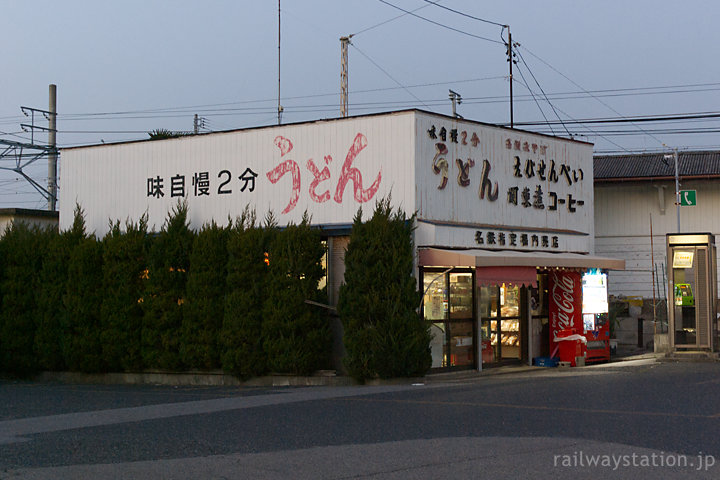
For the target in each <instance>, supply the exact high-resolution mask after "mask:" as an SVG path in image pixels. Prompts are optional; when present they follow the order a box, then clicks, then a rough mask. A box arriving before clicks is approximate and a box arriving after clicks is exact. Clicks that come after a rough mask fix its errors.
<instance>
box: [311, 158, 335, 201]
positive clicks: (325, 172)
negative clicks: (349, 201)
mask: <svg viewBox="0 0 720 480" xmlns="http://www.w3.org/2000/svg"><path fill="white" fill-rule="evenodd" d="M330 162H332V157H331V156H330V155H326V156H325V164H326V165H328V164H330ZM307 169H308V170H310V172H311V173H312V174H313V176H314V177H315V180H313V181H312V183H311V184H310V198H312V199H313V201H315V202H317V203H323V202H327V201H328V200H330V190H325V191H324V192H323V193H322V195H318V194H317V193H316V192H315V189H316V188H317V186H318V184H319V183H320V182H323V181H325V180H327V179H328V178H330V169H329V168H328V167H325V168H323V169H322V171H320V170H319V169H318V168H317V167H316V166H315V162H313V161H312V158H311V159H310V160H308V161H307Z"/></svg>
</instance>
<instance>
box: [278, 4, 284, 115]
mask: <svg viewBox="0 0 720 480" xmlns="http://www.w3.org/2000/svg"><path fill="white" fill-rule="evenodd" d="M282 112H283V107H282V105H280V0H278V106H277V122H278V125H280V124H281V123H282Z"/></svg>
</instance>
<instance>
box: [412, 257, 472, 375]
mask: <svg viewBox="0 0 720 480" xmlns="http://www.w3.org/2000/svg"><path fill="white" fill-rule="evenodd" d="M422 278H423V291H424V292H425V295H424V298H423V315H424V318H425V320H426V321H427V322H428V324H429V326H430V334H431V336H432V339H431V340H430V351H431V354H432V365H431V368H434V369H438V368H448V369H450V368H475V367H476V366H477V363H476V354H475V351H476V348H475V345H476V344H475V339H476V338H477V333H476V329H475V321H474V319H475V312H474V307H473V306H474V305H475V295H474V289H473V285H475V277H474V272H473V270H462V269H452V270H445V271H442V270H435V269H423V271H422Z"/></svg>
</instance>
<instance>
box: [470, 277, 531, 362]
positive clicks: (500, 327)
mask: <svg viewBox="0 0 720 480" xmlns="http://www.w3.org/2000/svg"><path fill="white" fill-rule="evenodd" d="M478 309H479V311H480V312H479V314H480V319H481V320H480V336H481V342H482V344H481V346H482V358H483V362H484V363H492V362H499V361H501V360H503V359H519V358H521V349H520V288H519V287H516V286H511V285H501V286H499V287H497V286H491V287H481V288H480V298H479V299H478ZM498 313H499V316H498Z"/></svg>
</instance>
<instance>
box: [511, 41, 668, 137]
mask: <svg viewBox="0 0 720 480" xmlns="http://www.w3.org/2000/svg"><path fill="white" fill-rule="evenodd" d="M518 46H520V45H518ZM523 48H524V49H525V50H526V51H527V52H528V53H529V54H530V55H532V56H533V57H535V58H537V59H538V60H540V61H541V62H542V63H544V64H545V65H547V66H548V67H550V68H551V69H552V70H553V71H555V72H556V73H558V74H559V75H561V76H562V77H563V78H565V79H566V80H567V81H569V82H570V83H572V84H573V85H575V86H576V87H578V88H579V89H581V90H583V91H584V92H585V93H587V94H588V95H590V96H591V97H593V98H594V99H595V100H597V101H598V102H600V103H601V104H603V105H604V106H605V107H607V108H609V109H610V110H612V111H613V112H614V113H615V114H617V115H620V116H621V117H622V116H623V115H622V114H621V113H620V112H618V111H617V110H615V109H614V108H612V107H611V106H610V105H608V104H607V103H605V102H603V101H602V100H600V99H599V98H597V97H596V96H594V95H592V94H591V93H590V92H588V91H587V90H585V89H584V88H583V87H581V86H580V85H578V84H577V83H576V82H575V81H573V80H572V79H570V78H569V77H568V76H567V75H565V74H564V73H562V72H560V71H559V70H558V69H556V68H555V67H553V66H552V65H550V64H549V63H548V62H546V61H545V60H543V59H542V58H540V57H538V56H537V55H535V54H534V53H533V52H531V51H530V50H528V49H527V48H526V47H523ZM633 125H634V124H633ZM634 126H635V127H636V128H638V129H639V130H641V131H642V128H641V127H640V126H638V125H634ZM647 135H648V136H649V137H651V138H653V139H654V140H655V141H657V142H658V143H660V144H661V145H664V144H665V143H664V142H663V141H662V140H660V139H659V138H657V137H656V136H654V135H653V134H652V133H647Z"/></svg>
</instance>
